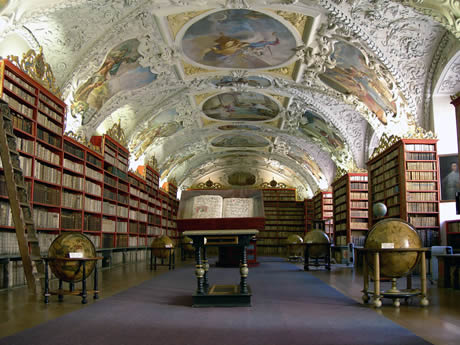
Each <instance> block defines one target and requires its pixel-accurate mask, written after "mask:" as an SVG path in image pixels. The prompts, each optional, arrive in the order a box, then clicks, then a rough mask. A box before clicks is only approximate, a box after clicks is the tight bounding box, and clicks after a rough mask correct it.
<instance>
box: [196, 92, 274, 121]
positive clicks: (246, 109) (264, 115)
mask: <svg viewBox="0 0 460 345" xmlns="http://www.w3.org/2000/svg"><path fill="white" fill-rule="evenodd" d="M279 111H280V110H279V107H278V104H277V103H276V102H275V101H274V100H272V99H271V98H269V97H267V96H265V95H262V94H260V93H256V92H227V93H221V94H218V95H216V96H214V97H211V98H210V99H208V100H207V101H206V102H205V103H204V104H203V112H204V113H205V114H206V115H207V116H208V117H210V118H212V119H215V120H221V121H266V120H271V119H273V118H275V117H276V116H277V115H278V114H279Z"/></svg>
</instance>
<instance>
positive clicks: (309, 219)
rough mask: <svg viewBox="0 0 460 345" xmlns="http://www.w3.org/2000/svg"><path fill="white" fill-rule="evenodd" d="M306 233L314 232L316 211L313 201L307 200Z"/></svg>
mask: <svg viewBox="0 0 460 345" xmlns="http://www.w3.org/2000/svg"><path fill="white" fill-rule="evenodd" d="M304 202H305V232H308V231H312V230H313V219H314V218H315V209H314V207H313V199H305V201H304Z"/></svg>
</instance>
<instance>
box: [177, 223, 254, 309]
mask: <svg viewBox="0 0 460 345" xmlns="http://www.w3.org/2000/svg"><path fill="white" fill-rule="evenodd" d="M258 233H259V231H258V230H255V229H244V230H201V231H200V230H198V231H185V232H184V235H185V236H189V237H190V238H192V239H193V246H194V247H195V260H196V266H195V267H196V269H195V275H196V279H197V290H196V293H195V294H194V295H193V307H250V306H251V295H252V294H251V289H250V287H249V286H248V284H247V277H248V273H249V269H248V262H247V255H246V247H247V246H248V245H249V243H250V241H251V238H252V236H254V235H257V234H258ZM205 239H206V246H219V247H227V246H237V247H239V248H240V276H241V279H240V284H239V285H217V284H216V285H212V286H211V287H209V283H208V271H209V264H208V259H207V255H206V246H205Z"/></svg>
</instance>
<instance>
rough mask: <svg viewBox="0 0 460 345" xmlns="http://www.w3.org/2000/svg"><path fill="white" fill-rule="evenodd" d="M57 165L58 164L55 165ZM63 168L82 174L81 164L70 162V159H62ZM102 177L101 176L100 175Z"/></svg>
mask: <svg viewBox="0 0 460 345" xmlns="http://www.w3.org/2000/svg"><path fill="white" fill-rule="evenodd" d="M57 164H59V163H57ZM63 165H64V168H66V169H69V170H72V171H74V172H77V173H79V174H83V168H84V166H83V164H81V163H78V162H74V161H71V160H70V159H67V158H64V164H63ZM101 176H102V175H101Z"/></svg>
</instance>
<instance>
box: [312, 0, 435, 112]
mask: <svg viewBox="0 0 460 345" xmlns="http://www.w3.org/2000/svg"><path fill="white" fill-rule="evenodd" d="M320 4H321V5H322V6H323V7H324V8H325V9H326V10H328V11H329V13H330V17H331V18H332V20H333V21H334V22H335V23H336V24H337V25H339V26H342V27H343V28H344V29H345V30H347V31H348V32H350V33H353V36H354V37H357V38H359V39H360V40H361V41H362V42H363V43H364V44H365V45H366V47H367V48H368V49H369V50H370V51H371V52H372V53H373V54H375V56H376V57H377V58H378V59H379V60H380V62H381V63H382V64H383V65H384V66H385V67H386V69H387V70H388V71H389V72H390V74H391V75H392V77H393V78H394V80H395V82H396V84H397V85H398V87H399V89H400V91H401V92H402V94H403V96H404V98H405V99H406V100H407V102H408V112H410V113H412V114H414V115H417V114H420V112H418V107H417V102H416V97H413V94H414V86H413V84H414V82H412V80H411V78H408V76H407V75H406V74H404V75H403V74H401V73H400V72H399V70H398V69H396V67H395V65H397V66H398V68H399V66H400V65H401V63H404V64H405V65H406V66H411V65H412V64H411V62H410V61H407V60H406V61H404V60H403V59H401V58H396V57H395V56H391V54H390V53H389V52H388V48H385V47H384V44H382V43H381V41H384V39H385V37H386V36H385V37H380V36H378V35H381V34H380V33H381V29H383V30H385V28H384V24H379V23H384V22H385V21H386V20H388V21H394V20H395V16H398V15H401V13H400V12H398V11H394V8H395V7H394V6H392V5H395V4H391V3H389V0H376V2H375V3H374V2H373V3H369V2H363V1H361V0H357V1H356V2H353V4H354V8H355V11H354V12H353V16H354V17H353V18H351V15H352V13H351V6H350V5H349V3H348V2H347V3H345V2H343V3H342V2H341V3H340V8H339V7H338V6H335V5H334V4H333V3H332V2H331V1H330V0H320ZM375 4H380V6H377V7H376V6H374V5H375ZM385 4H388V7H389V8H388V9H386V10H385V13H386V15H387V16H388V18H387V19H385V18H384V17H382V20H375V18H376V17H375V16H376V15H377V13H378V16H380V15H381V14H380V12H378V11H374V10H373V9H372V8H371V7H376V8H377V9H378V10H380V9H382V8H385V6H384V5H385ZM366 5H367V6H368V7H369V10H368V11H364V10H363V7H362V6H366ZM396 5H397V4H396ZM398 6H400V8H401V11H403V12H404V11H405V10H407V8H404V7H403V6H401V5H398ZM409 10H410V9H409ZM358 14H359V18H358V17H357V16H358ZM365 15H367V16H368V18H367V20H368V22H366V21H365V20H364V16H365ZM410 15H412V16H413V17H419V18H421V19H420V20H423V17H421V16H420V15H418V14H417V13H415V11H412V13H410ZM360 18H361V19H360ZM372 18H374V20H371V19H372ZM384 19H385V20H384ZM358 20H359V23H358ZM377 25H380V26H382V27H383V28H380V26H379V27H378V29H373V27H375V26H377ZM438 27H439V25H438ZM365 30H366V31H365ZM409 32H410V31H407V32H406V33H409ZM428 32H431V33H432V35H431V36H430V37H436V34H439V29H438V28H437V27H436V25H432V26H431V31H428ZM369 33H371V34H372V35H374V37H376V38H375V39H373V38H372V37H371V36H369ZM428 41H430V43H431V44H435V42H433V40H431V39H430V40H428ZM394 43H397V42H394ZM425 43H426V42H425ZM379 46H380V47H379ZM382 48H384V49H385V50H386V51H385V52H384V51H383V50H382ZM390 48H391V47H390ZM427 51H429V50H427ZM427 60H429V59H428V58H427ZM392 61H396V63H395V64H393V63H392ZM412 75H413V72H412ZM419 76H420V77H422V75H419ZM409 77H410V76H409ZM406 80H408V82H409V83H408V82H407V81H406ZM424 82H425V81H424V80H422V81H415V83H418V84H421V86H419V87H418V88H417V90H423V84H424ZM418 92H419V93H420V92H422V91H418Z"/></svg>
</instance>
